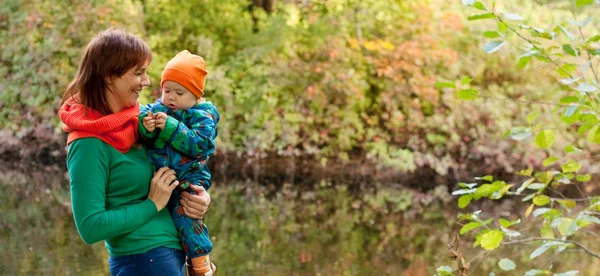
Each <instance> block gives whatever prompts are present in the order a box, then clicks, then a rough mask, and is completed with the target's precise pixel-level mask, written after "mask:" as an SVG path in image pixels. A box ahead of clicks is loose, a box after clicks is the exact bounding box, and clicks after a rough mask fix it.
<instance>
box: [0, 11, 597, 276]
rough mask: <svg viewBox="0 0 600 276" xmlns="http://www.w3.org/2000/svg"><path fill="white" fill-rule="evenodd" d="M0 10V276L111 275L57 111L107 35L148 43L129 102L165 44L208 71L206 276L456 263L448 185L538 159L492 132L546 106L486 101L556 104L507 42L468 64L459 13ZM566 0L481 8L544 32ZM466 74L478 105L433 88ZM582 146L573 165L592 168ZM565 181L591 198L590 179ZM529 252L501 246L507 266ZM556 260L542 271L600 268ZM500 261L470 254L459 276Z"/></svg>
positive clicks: (570, 258) (546, 82)
mask: <svg viewBox="0 0 600 276" xmlns="http://www.w3.org/2000/svg"><path fill="white" fill-rule="evenodd" d="M0 2H1V5H0V129H1V130H0V159H1V160H2V162H0V171H1V173H0V214H1V215H0V224H1V225H0V274H2V275H31V274H33V275H40V274H45V275H108V262H107V258H108V253H107V252H106V249H105V248H104V245H103V244H102V243H97V244H94V245H93V246H88V245H85V244H84V243H83V241H82V240H81V239H80V237H79V236H78V234H77V232H76V229H75V225H74V223H73V218H72V213H71V209H70V195H69V182H68V178H67V176H68V174H67V172H66V168H65V157H66V151H65V140H66V136H65V135H64V134H63V133H62V131H61V130H60V124H59V120H58V117H57V116H56V112H57V109H58V107H59V105H60V99H61V96H62V94H63V92H64V90H65V87H66V85H67V84H68V83H69V81H70V80H71V79H72V78H73V76H74V74H75V71H76V69H77V68H76V67H77V64H78V62H79V58H80V55H81V53H82V50H83V49H84V48H85V46H86V44H87V43H88V42H89V40H90V39H91V38H92V37H93V36H94V34H96V33H98V32H99V31H101V30H104V29H106V28H108V27H124V28H126V29H127V30H128V31H130V32H133V33H135V34H137V35H139V36H140V37H142V38H143V39H145V40H146V41H147V42H148V44H149V45H150V47H151V49H152V50H153V60H152V63H151V65H150V69H149V75H150V77H151V81H152V85H151V87H150V88H147V89H146V90H145V91H144V94H143V95H142V98H141V99H140V101H141V102H144V103H146V102H149V101H153V100H154V99H156V97H157V96H158V95H159V87H158V84H159V83H160V73H161V71H162V69H163V67H164V65H165V64H166V62H167V61H168V60H169V59H170V58H171V57H173V56H174V55H175V54H176V53H178V52H179V51H181V50H183V49H188V50H190V51H191V52H193V53H196V54H199V55H202V56H203V57H204V58H205V60H206V63H207V67H208V71H209V75H208V80H207V83H206V87H207V88H206V96H207V98H208V99H209V100H211V101H213V102H214V103H215V105H216V106H217V107H218V108H219V111H220V113H221V118H222V119H221V122H220V123H219V137H218V146H217V148H218V151H217V153H216V154H215V156H214V157H213V159H212V160H213V161H212V163H211V167H212V172H213V177H214V182H215V184H214V185H213V188H212V189H211V191H210V192H211V195H212V199H213V204H212V207H211V210H210V212H209V214H208V215H207V217H206V219H207V225H209V227H210V231H211V235H212V238H213V243H214V246H215V250H214V252H213V254H211V257H212V258H213V260H214V262H215V263H216V264H217V265H218V267H219V274H220V275H375V274H378V275H433V274H434V273H435V270H436V268H437V267H439V266H441V265H450V264H451V263H453V262H454V261H452V260H450V259H448V249H447V247H446V244H448V243H449V242H450V241H451V240H452V239H453V238H454V236H455V234H456V233H457V229H458V228H459V227H460V226H457V225H456V221H457V219H456V215H457V213H458V212H460V210H459V209H458V207H456V198H453V196H452V195H450V194H451V192H452V191H453V190H455V189H456V188H457V184H456V183H457V182H458V181H471V180H472V179H473V177H474V176H483V175H494V176H495V177H497V178H504V179H506V180H510V179H511V177H512V175H513V173H514V172H515V171H517V170H519V169H522V168H524V167H528V166H539V164H540V163H541V160H543V158H545V154H544V153H540V152H539V151H535V150H532V147H531V144H530V143H516V142H514V141H511V140H510V139H507V138H506V137H503V135H504V134H505V133H506V131H507V130H510V128H511V127H512V126H514V125H519V124H523V122H524V121H525V118H526V115H527V114H528V113H530V112H541V113H543V112H549V111H550V110H551V108H552V107H547V106H543V105H533V104H528V103H523V102H519V101H512V100H501V99H507V98H512V99H521V98H527V100H529V101H537V100H540V101H541V100H555V99H556V95H555V94H556V93H555V92H556V89H557V86H556V85H554V83H555V79H556V78H555V76H554V75H553V74H555V71H554V70H549V69H547V66H546V65H545V64H537V63H533V62H532V63H531V64H529V65H527V67H525V69H521V68H519V64H518V61H519V59H518V53H515V52H512V51H511V50H510V49H508V47H505V48H506V49H502V50H501V51H499V53H498V54H495V55H488V54H486V53H485V52H483V51H482V49H481V47H482V45H483V44H484V38H483V37H482V36H481V33H482V32H483V31H484V30H485V29H484V26H482V25H475V24H470V23H469V22H468V21H467V20H466V14H467V12H466V8H465V7H464V6H463V5H462V4H461V1H451V0H423V1H408V0H323V1H310V0H254V1H248V0H247V1H244V0H192V1H174V0H173V1H172V0H141V1H133V0H94V1H76V0H70V1H58V0H37V1H34V0H1V1H0ZM565 2H569V1H533V0H532V1H517V0H505V1H498V4H497V5H499V6H502V7H504V8H505V9H506V10H509V11H513V12H518V13H519V14H521V15H523V16H526V17H527V18H528V20H531V21H532V24H542V23H543V24H546V23H547V24H551V23H552V22H560V21H561V20H565V18H567V17H571V16H572V15H571V13H570V12H569V11H568V10H567V9H562V8H561V7H562V5H563V4H564V3H565ZM596 11H597V10H596ZM598 23H599V22H598V21H597V20H594V21H593V22H592V24H596V25H598ZM463 75H469V76H470V77H471V78H473V79H474V81H473V83H474V85H475V86H477V87H479V88H480V89H481V90H482V91H485V93H487V94H486V95H488V96H490V97H488V98H485V97H483V98H482V99H481V100H478V101H474V102H464V101H461V100H459V99H457V98H456V97H455V96H454V94H452V93H446V92H444V91H443V90H439V89H436V88H434V83H435V82H436V80H440V79H443V80H454V79H458V78H460V77H462V76H463ZM564 135H566V136H567V137H568V135H569V134H568V133H565V134H564ZM596 152H597V149H596V150H592V151H589V152H586V153H585V154H588V155H589V156H588V157H590V158H588V159H587V160H590V161H589V162H588V163H585V161H584V162H583V163H584V164H585V165H586V166H588V167H587V168H588V171H589V172H591V173H597V172H598V170H599V168H598V167H597V166H594V164H593V162H592V161H593V160H594V159H593V158H592V157H593V156H595V154H596ZM582 159H586V158H585V156H584V158H582ZM581 188H582V189H585V190H586V191H587V192H594V189H593V188H594V184H593V182H588V184H587V185H583V184H581ZM520 207H521V205H520V203H519V202H512V201H510V200H504V201H500V202H493V203H489V204H487V205H486V204H485V203H484V204H480V205H477V204H474V205H472V206H469V209H470V210H471V211H472V210H477V209H486V210H491V211H492V212H493V213H496V214H505V213H506V212H509V213H510V212H516V211H518V210H520V209H519V208H520ZM457 227H458V228H457ZM467 242H469V241H467ZM471 242H472V241H471ZM595 244H596V245H597V243H595ZM533 249H534V248H533V247H525V249H523V250H525V251H522V252H521V251H519V250H516V251H510V250H512V249H507V250H508V251H501V252H503V254H506V255H510V256H513V260H515V259H516V260H517V261H518V259H519V258H518V256H521V255H528V254H529V253H530V251H531V250H533ZM471 253H472V254H471ZM465 254H471V255H472V256H474V254H476V252H469V251H465ZM472 256H471V257H472ZM515 256H517V257H515ZM562 258H564V260H563V261H559V262H557V263H555V267H558V268H565V269H566V268H570V267H573V263H574V262H575V261H576V264H577V266H578V267H581V268H585V269H584V271H589V272H590V273H591V274H589V275H595V274H593V273H594V272H593V271H595V270H596V269H598V268H600V262H598V261H595V262H594V260H593V259H591V258H588V257H587V256H585V255H583V256H582V255H574V254H567V255H565V256H563V257H562ZM520 261H522V262H527V260H526V259H522V260H520ZM539 262H540V263H543V262H544V261H543V260H540V261H539ZM496 266H497V265H496V263H495V262H493V261H492V260H490V261H489V262H486V261H484V262H483V263H482V264H481V265H480V266H479V267H478V268H477V270H475V272H474V273H475V274H473V275H488V273H489V271H492V270H493V269H494V267H496ZM523 271H525V270H523ZM499 275H501V274H499ZM506 275H513V274H506ZM586 275H587V274H586Z"/></svg>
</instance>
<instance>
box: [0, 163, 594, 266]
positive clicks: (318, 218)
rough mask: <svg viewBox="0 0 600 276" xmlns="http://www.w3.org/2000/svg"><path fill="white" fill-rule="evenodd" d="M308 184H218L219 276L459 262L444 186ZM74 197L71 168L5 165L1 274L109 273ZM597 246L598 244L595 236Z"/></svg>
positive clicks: (213, 218)
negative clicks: (82, 231)
mask: <svg viewBox="0 0 600 276" xmlns="http://www.w3.org/2000/svg"><path fill="white" fill-rule="evenodd" d="M303 188H304V187H295V186H293V185H289V184H286V185H283V187H280V188H278V189H269V188H266V187H263V186H261V185H257V184H248V183H227V184H217V185H215V186H214V188H213V189H211V195H212V198H213V204H212V207H211V209H210V213H209V215H207V217H206V224H207V225H208V226H209V227H210V231H211V236H212V238H213V243H214V248H215V249H214V251H213V253H212V254H211V257H212V259H213V261H214V262H215V263H216V264H217V266H218V268H219V272H220V273H219V275H434V274H435V270H436V268H437V267H439V266H442V265H452V266H455V265H456V262H453V261H452V260H450V259H449V258H448V250H447V247H446V245H447V244H448V243H449V242H450V241H451V240H452V237H453V236H454V229H455V226H454V223H455V218H456V213H457V210H456V208H455V207H454V206H455V205H456V203H455V202H453V201H452V198H451V197H450V196H449V195H448V193H447V192H446V191H445V187H441V188H439V189H436V190H433V191H430V192H428V193H419V192H415V191H412V190H408V189H404V188H402V187H398V186H396V187H388V188H378V189H373V190H372V191H367V192H358V193H357V192H350V191H349V188H348V187H345V186H341V185H337V186H334V185H331V184H330V183H326V182H323V183H318V184H315V185H314V186H313V187H306V189H303ZM69 197H70V195H69V186H68V181H67V180H66V177H65V172H64V171H61V170H58V169H48V170H34V171H30V172H27V173H22V172H16V171H14V170H13V171H6V170H5V171H3V172H2V173H1V176H0V213H1V214H2V215H1V218H0V224H1V229H0V262H1V264H2V265H0V275H41V274H44V275H109V273H108V262H107V259H108V253H107V251H106V249H105V248H104V244H103V243H96V244H94V245H92V246H89V245H86V244H84V243H83V241H82V240H81V239H80V237H79V236H78V234H77V231H76V229H75V225H74V222H73V218H72V213H71V209H70V208H71V207H70V204H69V201H70V198H69ZM592 244H594V245H595V247H594V246H593V247H591V248H593V249H595V251H600V248H599V247H598V246H597V244H598V243H597V239H596V240H595V241H594V242H593V243H592ZM534 249H535V246H523V247H519V248H518V249H517V250H523V252H519V251H515V250H514V249H511V250H504V251H499V252H496V251H494V252H495V253H493V256H490V257H494V258H497V256H509V257H511V258H512V259H513V260H514V261H515V262H516V263H517V264H518V267H517V268H518V270H517V271H518V272H515V271H513V272H511V273H507V272H502V271H500V269H499V268H498V266H497V264H496V263H495V261H492V259H491V258H489V260H488V261H485V262H483V263H481V265H479V266H478V268H477V269H476V270H475V271H473V272H472V274H471V275H488V274H489V272H490V271H494V272H496V275H523V274H524V271H527V270H528V269H526V266H527V265H526V264H523V265H522V263H526V262H527V258H526V257H525V256H528V255H529V254H530V253H531V251H533V250H534ZM464 250H467V247H466V246H465V248H464ZM477 252H479V251H473V252H466V253H469V254H467V255H469V256H471V257H473V256H475V255H476V253H477ZM500 253H502V254H500ZM520 256H523V257H520ZM546 257H547V258H546V259H545V260H544V261H545V262H547V261H548V260H549V258H550V254H548V256H546ZM560 258H561V261H560V262H558V263H557V264H555V269H561V270H562V271H567V270H570V269H580V270H581V271H582V273H580V274H579V275H597V274H596V273H595V271H600V263H599V262H597V261H595V260H593V259H592V258H589V257H587V256H585V255H584V254H581V253H577V252H574V253H568V254H563V255H561V257H560ZM541 264H544V262H542V263H541Z"/></svg>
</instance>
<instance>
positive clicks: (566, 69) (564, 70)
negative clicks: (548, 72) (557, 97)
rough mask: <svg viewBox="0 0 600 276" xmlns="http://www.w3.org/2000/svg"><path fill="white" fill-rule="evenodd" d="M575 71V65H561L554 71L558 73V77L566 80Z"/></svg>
mask: <svg viewBox="0 0 600 276" xmlns="http://www.w3.org/2000/svg"><path fill="white" fill-rule="evenodd" d="M576 70H577V66H576V65H575V64H570V63H567V64H563V65H562V66H560V67H559V68H557V69H556V71H557V72H558V74H559V75H561V76H562V77H563V78H568V77H570V76H569V75H570V74H573V73H574V72H575V71H576Z"/></svg>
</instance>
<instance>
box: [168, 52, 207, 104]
mask: <svg viewBox="0 0 600 276" xmlns="http://www.w3.org/2000/svg"><path fill="white" fill-rule="evenodd" d="M206 75H208V71H206V63H205V62H204V59H203V58H202V57H201V56H197V55H193V54H191V53H190V52H189V51H188V50H183V51H181V52H179V54H177V55H176V56H175V57H174V58H173V59H171V60H170V61H169V62H167V66H165V70H163V72H162V76H161V80H160V87H162V86H163V84H164V83H165V81H174V82H176V83H179V84H180V85H182V86H183V87H185V88H186V89H187V90H189V91H190V92H192V94H194V96H196V97H198V98H201V97H202V96H203V95H204V82H205V81H206Z"/></svg>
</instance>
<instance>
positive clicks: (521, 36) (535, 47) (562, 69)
mask: <svg viewBox="0 0 600 276" xmlns="http://www.w3.org/2000/svg"><path fill="white" fill-rule="evenodd" d="M496 18H497V19H498V21H500V22H502V23H503V24H504V25H505V26H506V28H507V29H509V30H511V31H512V32H513V33H515V34H517V35H518V36H519V37H520V38H522V39H524V40H525V41H527V42H529V44H531V46H533V48H534V49H536V50H538V52H540V53H541V54H543V55H544V57H546V58H547V59H548V60H549V61H550V62H552V63H553V64H554V65H556V66H557V67H558V68H559V69H560V70H561V71H563V72H564V73H565V74H566V75H567V76H569V78H571V79H574V78H573V76H572V75H571V73H569V72H567V71H566V70H565V69H564V68H562V66H560V64H558V62H556V61H555V60H554V59H552V58H551V57H550V56H549V55H548V54H547V53H546V52H545V51H544V50H542V49H540V48H539V47H538V46H536V45H535V43H533V41H531V39H529V38H526V37H524V36H523V35H521V34H520V33H519V32H517V30H515V29H513V28H512V27H510V26H509V25H508V24H506V22H504V20H502V18H500V17H499V16H496ZM585 95H586V96H588V98H589V99H590V101H591V102H592V103H594V104H596V105H597V103H596V101H594V99H593V98H592V96H591V95H590V93H589V92H585Z"/></svg>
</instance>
